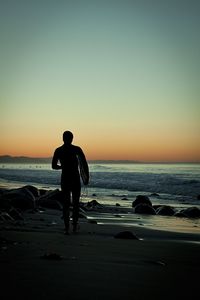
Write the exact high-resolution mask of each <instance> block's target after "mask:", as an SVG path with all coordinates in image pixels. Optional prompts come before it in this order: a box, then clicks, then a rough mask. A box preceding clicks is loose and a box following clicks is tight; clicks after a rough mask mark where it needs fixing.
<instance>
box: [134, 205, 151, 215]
mask: <svg viewBox="0 0 200 300" xmlns="http://www.w3.org/2000/svg"><path fill="white" fill-rule="evenodd" d="M135 213H136V214H145V215H155V214H156V211H155V209H154V208H153V207H152V206H151V205H149V204H146V203H141V204H138V205H136V207H135Z"/></svg>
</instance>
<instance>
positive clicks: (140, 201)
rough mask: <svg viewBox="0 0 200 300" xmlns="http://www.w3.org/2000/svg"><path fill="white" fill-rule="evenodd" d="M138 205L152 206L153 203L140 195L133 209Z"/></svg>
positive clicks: (133, 204)
mask: <svg viewBox="0 0 200 300" xmlns="http://www.w3.org/2000/svg"><path fill="white" fill-rule="evenodd" d="M138 204H148V205H150V206H152V203H151V201H150V199H149V197H147V196H144V195H138V196H137V197H136V199H135V200H134V201H133V202H132V207H135V206H136V205H138Z"/></svg>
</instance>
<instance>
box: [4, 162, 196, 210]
mask: <svg viewBox="0 0 200 300" xmlns="http://www.w3.org/2000/svg"><path fill="white" fill-rule="evenodd" d="M89 169H90V183H89V185H88V186H87V187H84V186H83V187H82V195H85V194H86V195H87V196H90V195H91V196H92V195H94V194H95V195H96V196H98V197H99V198H100V199H102V201H103V200H104V201H105V199H109V201H112V199H113V201H114V200H117V199H120V198H127V199H130V200H133V199H134V197H135V196H136V195H138V194H143V195H149V196H150V195H151V197H153V199H154V200H155V201H156V202H161V203H164V204H169V203H170V204H172V205H174V204H176V205H180V204H186V205H187V204H189V205H190V204H191V205H200V200H198V198H197V197H198V196H199V195H200V164H180V163H179V164H142V163H141V164H140V163H124V164H123V163H90V164H89ZM27 184H30V185H34V186H37V187H39V188H46V189H56V188H60V185H59V184H60V171H55V170H52V169H51V165H50V164H16V163H15V164H11V163H10V164H1V165H0V185H1V186H6V187H11V188H12V187H19V186H23V185H27Z"/></svg>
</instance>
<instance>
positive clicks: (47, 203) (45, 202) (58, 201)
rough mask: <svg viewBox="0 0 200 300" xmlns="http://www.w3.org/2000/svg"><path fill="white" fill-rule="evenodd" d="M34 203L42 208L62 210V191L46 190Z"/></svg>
mask: <svg viewBox="0 0 200 300" xmlns="http://www.w3.org/2000/svg"><path fill="white" fill-rule="evenodd" d="M36 203H37V205H38V206H41V207H44V208H51V209H58V210H62V203H63V193H62V192H61V191H60V190H59V189H56V190H53V191H48V192H47V193H45V194H44V195H42V196H40V197H39V198H38V199H37V200H36Z"/></svg>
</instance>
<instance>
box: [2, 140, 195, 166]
mask: <svg viewBox="0 0 200 300" xmlns="http://www.w3.org/2000/svg"><path fill="white" fill-rule="evenodd" d="M127 140H128V139H127ZM127 140H126V138H125V137H123V138H116V137H115V138H114V137H112V138H110V140H109V139H108V138H106V137H103V136H102V137H101V138H97V137H94V138H91V137H90V138H85V140H84V139H83V138H81V139H80V138H79V139H76V138H74V141H73V144H75V145H78V146H80V147H81V148H82V149H83V151H84V153H85V155H86V158H87V159H88V160H135V161H145V162H157V161H165V162H176V161H177V162H179V161H182V162H198V161H199V162H200V152H199V146H200V145H199V144H198V145H197V143H196V144H192V143H188V144H187V143H184V142H183V141H182V143H180V144H175V143H172V141H171V142H170V140H169V139H168V140H167V139H166V138H165V139H164V140H162V139H160V140H159V139H157V140H152V141H150V139H149V138H148V139H147V138H145V137H143V139H142V137H140V138H133V139H132V140H130V139H129V140H128V141H127ZM179 142H180V141H179ZM60 145H62V137H60V136H59V137H57V138H56V140H55V141H54V140H53V138H52V137H51V138H50V137H49V136H48V137H46V138H45V137H39V136H35V137H33V136H31V137H26V138H23V139H21V140H18V139H17V138H16V139H15V138H12V139H7V140H5V141H4V144H3V146H1V149H0V155H11V156H29V157H35V158H37V157H44V158H45V157H52V155H53V152H54V150H55V149H56V148H57V147H59V146H60ZM11 149H12V150H11Z"/></svg>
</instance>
